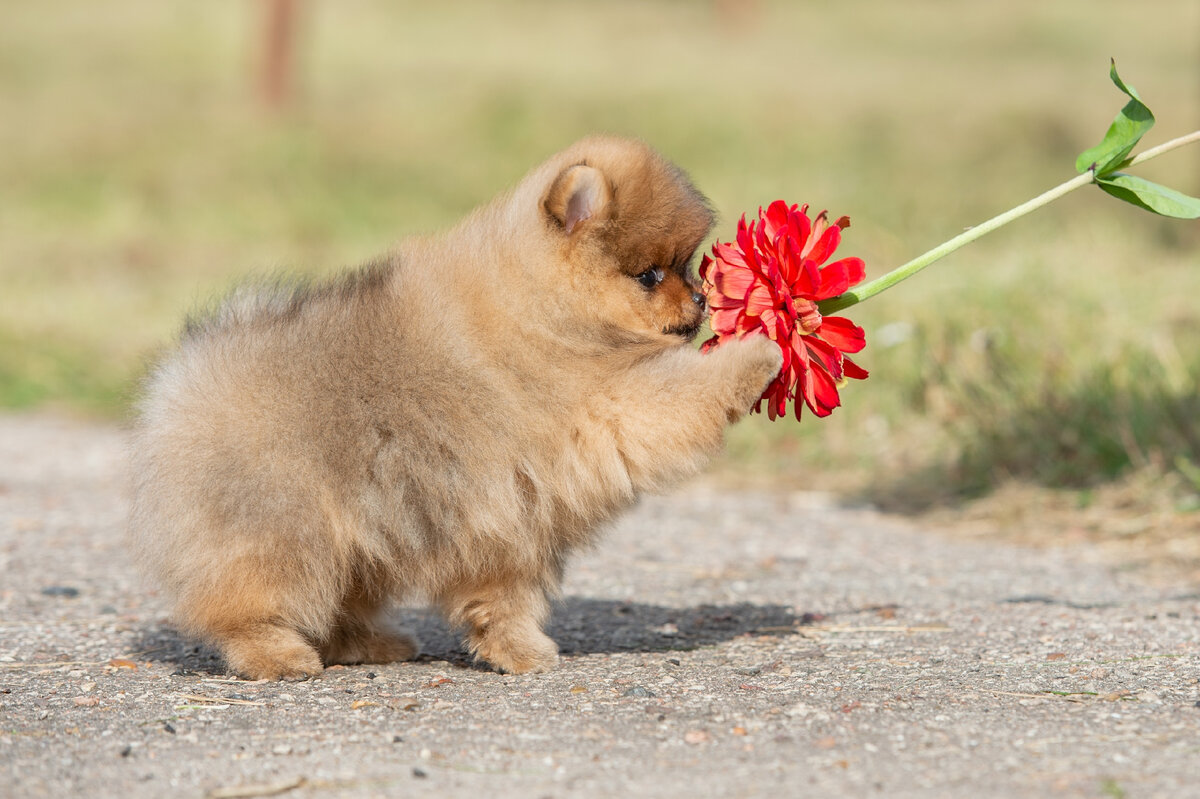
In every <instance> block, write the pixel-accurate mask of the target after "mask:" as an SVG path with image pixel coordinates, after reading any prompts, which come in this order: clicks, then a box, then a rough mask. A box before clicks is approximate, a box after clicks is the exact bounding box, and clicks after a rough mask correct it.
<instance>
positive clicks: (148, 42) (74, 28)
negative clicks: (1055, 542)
mask: <svg viewBox="0 0 1200 799" xmlns="http://www.w3.org/2000/svg"><path fill="white" fill-rule="evenodd" d="M3 8H4V12H5V14H4V17H5V23H4V25H3V26H0V119H3V120H5V123H4V124H0V406H5V407H12V408H27V407H41V406H56V407H60V408H69V409H74V410H76V411H80V412H85V413H91V414H100V415H106V416H121V415H123V414H124V413H125V412H126V410H127V408H128V402H129V397H130V394H131V391H132V387H133V386H134V384H135V381H136V378H137V376H138V375H139V374H140V373H141V372H142V371H143V369H144V368H145V364H146V363H147V362H148V361H149V360H150V359H151V358H152V357H153V356H154V354H155V352H156V351H157V350H158V349H159V348H161V347H162V346H164V344H165V343H166V342H169V341H170V340H171V338H172V337H173V335H174V332H175V330H176V328H177V326H178V324H179V321H180V319H181V318H182V316H183V314H184V313H185V312H186V311H188V310H189V309H190V308H192V307H194V306H195V305H197V304H199V303H201V302H204V301H205V300H207V299H209V298H210V297H211V296H213V295H214V294H217V293H219V292H220V291H221V290H222V289H223V288H224V287H226V286H227V285H228V284H229V283H230V282H232V281H234V280H237V279H238V278H239V277H243V276H246V275H249V274H260V273H263V272H272V271H276V270H279V269H287V270H294V271H300V272H304V273H310V274H316V273H324V272H327V271H330V270H333V269H336V268H340V267H342V266H346V265H352V264H354V263H357V262H360V261H362V260H364V259H366V258H368V257H371V256H372V255H375V254H377V253H378V252H380V251H382V250H383V249H385V248H387V247H388V246H389V245H390V244H391V243H392V242H394V241H395V240H397V239H399V238H400V237H403V236H405V235H407V234H410V233H416V232H424V231H429V230H435V229H438V228H440V227H444V226H446V225H448V224H449V223H450V222H452V221H453V220H455V219H456V218H457V217H459V216H460V215H461V214H463V213H464V212H465V211H467V210H468V209H470V208H472V207H473V206H475V205H477V204H479V203H480V202H483V201H485V200H487V199H488V198H490V197H491V196H492V195H494V194H495V193H496V192H498V191H499V190H501V189H503V188H505V187H507V186H509V185H511V184H512V183H513V182H514V181H515V180H517V179H518V178H519V177H520V176H521V174H522V173H523V172H524V171H525V170H526V169H528V168H529V167H530V166H532V165H534V164H535V163H537V162H538V161H540V160H541V159H542V158H544V157H545V156H546V155H548V154H549V153H551V152H553V151H555V150H557V149H559V148H561V147H563V146H565V145H566V144H568V143H569V142H571V141H572V140H574V139H576V138H578V137H579V136H582V135H585V134H587V133H591V132H595V131H608V132H616V133H623V134H630V135H636V136H640V137H642V138H645V139H647V140H648V141H650V142H651V143H653V144H654V145H656V146H657V147H659V148H660V149H662V150H663V151H664V152H666V153H667V154H668V155H669V156H670V157H671V158H673V159H674V160H676V161H677V162H678V163H680V164H681V165H682V166H684V167H685V168H686V169H687V170H688V171H689V172H690V173H691V174H692V176H693V177H694V178H695V180H696V182H697V183H698V185H699V186H700V187H701V188H702V189H703V190H704V191H705V192H706V193H708V195H709V196H710V197H711V198H712V200H713V203H714V205H715V207H716V208H717V209H718V211H719V213H720V215H721V218H722V221H721V223H720V226H719V227H718V230H717V234H718V235H721V236H724V237H728V236H729V235H730V233H731V230H732V227H733V223H734V221H735V220H736V218H737V216H738V215H740V214H741V213H742V212H743V211H747V210H753V209H754V208H756V207H757V206H758V205H759V204H764V203H767V202H769V201H771V200H773V199H775V198H778V197H782V198H786V199H789V200H791V201H796V202H805V201H807V202H811V203H813V204H814V205H815V206H817V207H818V208H820V207H828V208H829V209H830V210H831V211H833V212H834V213H837V214H843V213H845V214H849V215H850V216H851V217H852V219H853V221H854V226H853V227H852V228H851V229H850V230H849V231H848V232H847V234H846V236H845V239H844V241H845V243H844V245H843V250H844V252H846V253H847V254H856V255H860V256H862V257H864V258H865V259H866V261H867V263H868V268H869V272H870V273H871V274H880V273H881V272H883V271H885V270H886V269H888V268H890V267H891V266H893V265H895V264H898V263H900V262H902V261H904V260H907V259H908V258H909V257H912V256H913V255H916V254H918V253H919V252H922V251H924V250H925V249H927V248H929V247H930V246H933V245H934V244H936V243H938V242H940V241H943V240H944V239H946V238H949V237H950V236H951V235H953V234H955V233H956V232H958V231H959V230H961V229H962V228H964V227H966V226H969V225H971V224H974V223H977V222H979V221H982V220H983V219H985V218H987V217H989V216H991V215H993V214H994V213H996V212H999V211H1001V210H1004V209H1006V208H1008V207H1011V206H1013V205H1015V204H1017V203H1018V202H1021V201H1023V200H1025V199H1027V198H1028V197H1030V196H1032V195H1034V194H1035V193H1038V192H1040V191H1042V190H1044V189H1046V188H1048V187H1049V186H1051V185H1054V184H1056V183H1058V182H1060V181H1062V180H1065V179H1066V178H1068V177H1070V176H1071V174H1072V164H1073V159H1074V157H1075V155H1076V154H1077V153H1078V152H1079V151H1080V150H1082V149H1084V148H1086V147H1088V146H1090V145H1091V144H1093V143H1095V141H1096V140H1098V139H1099V137H1100V136H1101V135H1102V133H1103V131H1104V129H1105V127H1106V126H1107V125H1108V123H1109V121H1110V120H1111V118H1112V115H1113V113H1115V111H1116V109H1117V108H1118V107H1119V106H1120V104H1121V99H1122V98H1121V97H1120V95H1119V94H1118V93H1117V92H1116V90H1115V89H1113V87H1112V86H1111V85H1110V84H1109V83H1108V81H1107V76H1106V72H1107V67H1108V59H1109V57H1110V56H1115V57H1116V58H1117V60H1118V63H1119V64H1120V66H1121V70H1122V75H1123V76H1124V77H1125V78H1126V79H1127V80H1128V81H1129V82H1130V83H1132V84H1133V85H1135V86H1137V87H1138V89H1139V90H1140V91H1141V93H1142V96H1143V97H1144V98H1145V99H1146V100H1147V102H1148V103H1149V104H1150V106H1151V107H1152V108H1153V109H1155V111H1156V112H1157V114H1158V117H1159V128H1157V129H1156V130H1155V131H1154V132H1152V134H1151V136H1150V137H1149V141H1148V144H1154V143H1157V142H1159V141H1162V140H1164V139H1166V138H1168V137H1169V136H1171V135H1176V134H1178V133H1183V132H1186V131H1187V130H1191V129H1194V128H1196V127H1197V126H1198V125H1200V43H1198V40H1197V37H1196V36H1195V32H1196V31H1197V30H1200V4H1197V3H1195V1H1194V0H1158V1H1157V2H1156V3H1155V4H1153V11H1152V12H1151V10H1150V9H1149V7H1148V5H1147V4H1134V3H1128V2H1115V1H1114V0H1064V1H1063V2H1055V3H1045V2H1033V0H1013V2H1009V3H1004V4H995V3H985V2H967V1H966V0H964V1H963V2H957V3H952V2H947V0H914V1H913V2H908V3H903V4H900V3H885V2H865V1H859V2H855V1H853V0H851V1H849V2H842V3H821V2H813V3H799V2H797V3H783V2H779V3H768V2H755V1H754V0H742V2H738V0H723V1H722V2H685V1H684V0H657V1H656V2H631V1H630V0H618V1H617V2H610V3H605V4H584V3H579V2H549V0H546V1H545V2H533V1H532V0H517V1H515V2H506V3H494V2H482V1H481V0H472V1H471V2H460V3H455V4H453V5H445V6H442V5H437V4H426V3H411V2H385V1H384V0H345V1H343V2H337V3H334V2H330V1H329V0H325V1H324V2H321V1H319V0H310V1H309V2H307V3H306V4H304V5H302V9H303V11H304V16H303V17H302V36H301V50H300V55H301V58H300V69H299V74H300V91H299V93H298V97H297V102H296V104H295V105H294V107H292V108H291V109H290V110H289V111H288V112H286V113H285V114H282V115H276V114H271V113H268V112H267V111H265V110H264V109H263V108H261V107H260V106H259V105H258V104H257V103H256V101H255V95H254V86H253V80H254V66H255V59H256V58H257V57H258V47H259V44H260V42H259V39H260V36H261V33H260V30H259V23H260V21H261V20H260V16H261V13H260V12H261V8H260V4H258V3H255V2H249V1H246V2H234V3H220V4H203V5H201V4H163V3H155V2H150V1H149V0H110V2H107V3H105V4H103V5H102V6H101V5H100V4H96V3H94V2H87V1H86V0H59V2H56V3H55V4H54V6H53V8H52V9H51V8H49V7H43V6H29V5H28V4H21V3H11V2H10V3H5V4H3ZM1197 150H1200V148H1192V149H1191V150H1185V151H1180V152H1178V153H1174V154H1171V155H1169V156H1166V157H1164V158H1163V159H1161V160H1160V161H1158V162H1155V163H1153V164H1150V165H1147V168H1146V169H1145V170H1142V171H1140V172H1139V174H1144V175H1146V176H1148V177H1151V178H1158V179H1162V180H1165V181H1167V182H1169V183H1171V184H1172V185H1174V186H1176V187H1178V188H1180V189H1182V190H1184V191H1188V192H1190V193H1193V194H1194V193H1200V152H1197ZM1198 250H1200V226H1198V225H1197V224H1196V223H1194V222H1174V221H1164V220H1159V219H1155V218H1152V217H1150V216H1149V215H1148V214H1145V213H1143V212H1140V211H1136V210H1135V209H1132V208H1129V207H1125V206H1121V205H1120V204H1118V203H1116V202H1115V201H1113V200H1111V199H1109V198H1106V197H1103V196H1102V195H1100V193H1099V192H1095V191H1085V192H1081V193H1077V194H1075V195H1072V196H1071V197H1069V198H1067V199H1066V200H1063V201H1061V202H1060V203H1058V204H1056V205H1055V206H1052V207H1050V208H1049V209H1046V210H1045V211H1043V212H1040V213H1039V214H1038V215H1036V216H1034V217H1032V218H1029V219H1026V220H1022V221H1021V222H1018V223H1017V224H1015V225H1013V226H1011V227H1010V228H1007V229H1005V230H1004V231H1002V232H1000V233H997V234H995V235H993V236H990V237H988V238H987V239H985V240H983V241H981V242H979V243H977V244H975V245H972V247H970V248H968V249H967V250H964V251H962V252H960V253H958V254H956V255H954V256H952V258H951V259H950V260H948V261H946V262H944V263H941V264H938V265H937V266H935V267H933V268H932V269H931V270H930V271H929V272H927V273H924V274H923V275H921V276H920V277H918V278H916V279H914V280H913V281H910V282H909V283H907V284H905V285H903V286H901V287H899V288H897V289H895V290H893V291H891V292H889V293H888V294H886V295H884V296H881V297H879V298H877V299H874V300H872V301H871V302H869V303H866V304H864V305H863V306H861V307H859V308H856V309H855V310H854V312H853V314H852V315H853V316H854V318H855V319H856V320H858V321H859V322H860V323H862V324H864V325H865V327H866V328H867V332H868V341H869V342H870V343H869V346H868V349H867V350H866V351H865V353H864V354H863V357H862V358H861V359H860V361H861V362H862V363H863V364H864V365H865V366H866V367H867V368H869V369H870V370H871V372H872V377H871V378H870V379H869V380H868V381H866V382H865V383H863V384H855V385H852V386H849V387H847V389H846V390H845V391H844V392H843V400H844V402H845V407H843V408H842V409H840V410H839V411H838V412H837V413H836V414H835V415H834V416H833V417H831V418H830V419H828V420H824V421H821V422H817V421H815V420H812V419H806V421H805V422H804V423H803V424H801V425H795V424H792V423H775V424H770V423H768V422H766V421H765V420H764V419H760V418H755V419H752V420H751V421H749V422H748V423H745V424H742V425H740V426H738V427H737V428H735V430H734V431H733V433H732V435H731V441H730V452H729V455H728V456H727V458H726V461H725V463H724V467H723V468H724V469H725V470H726V471H727V472H730V473H737V474H739V475H744V476H748V477H764V478H769V479H771V480H774V481H776V482H779V483H781V484H783V485H785V486H792V487H821V488H839V489H844V490H867V491H869V492H873V495H874V496H875V497H876V498H877V499H880V498H887V497H890V498H893V499H895V498H898V497H900V498H905V501H904V502H900V501H899V500H896V501H897V502H898V504H901V505H903V504H906V503H907V504H917V505H919V504H921V503H929V502H933V501H936V500H938V499H944V498H953V497H957V496H963V495H970V494H973V493H978V492H979V491H982V490H985V489H986V487H987V486H989V485H991V484H993V483H994V482H995V481H996V480H998V479H1004V478H1007V477H1011V476H1017V477H1026V478H1028V479H1032V480H1037V481H1040V482H1044V483H1046V484H1050V485H1061V486H1076V487H1077V486H1087V485H1090V484H1093V483H1095V482H1097V481H1104V480H1110V479H1113V478H1114V477H1119V476H1120V475H1121V474H1122V473H1123V472H1125V471H1127V470H1129V469H1135V468H1138V467H1139V466H1141V465H1143V464H1144V463H1151V462H1152V463H1162V464H1166V466H1165V468H1173V467H1172V466H1171V464H1175V463H1184V464H1195V463H1198V462H1200V443H1198V436H1200V433H1198V431H1200V421H1198V420H1197V416H1200V414H1197V412H1196V411H1197V407H1196V397H1197V385H1198V381H1200V356H1197V353H1198V352H1200V347H1197V345H1198V344H1200V332H1198V331H1200V300H1198V299H1197V298H1198V297H1200V257H1198V255H1197V253H1198ZM1198 490H1200V487H1198Z"/></svg>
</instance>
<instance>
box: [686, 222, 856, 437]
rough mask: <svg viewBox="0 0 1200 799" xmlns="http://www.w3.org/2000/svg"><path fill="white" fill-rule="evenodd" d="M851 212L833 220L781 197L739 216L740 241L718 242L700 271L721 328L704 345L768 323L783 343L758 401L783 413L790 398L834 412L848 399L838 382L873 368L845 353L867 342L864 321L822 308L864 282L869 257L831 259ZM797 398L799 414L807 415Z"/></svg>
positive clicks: (705, 347) (758, 407) (815, 409)
mask: <svg viewBox="0 0 1200 799" xmlns="http://www.w3.org/2000/svg"><path fill="white" fill-rule="evenodd" d="M849 225H850V220H849V219H848V218H847V217H844V216H843V217H841V218H840V219H838V220H837V221H836V222H834V223H833V224H832V225H831V224H829V221H828V220H827V218H826V216H825V212H824V211H822V212H821V213H820V214H819V215H818V216H817V218H816V219H814V220H810V219H809V218H808V206H807V205H803V206H800V207H797V206H795V205H792V206H788V204H787V203H785V202H783V201H782V200H776V201H775V202H773V203H771V205H770V207H768V208H767V210H766V211H764V210H763V209H762V208H759V209H758V220H757V221H754V222H747V221H746V217H745V216H743V217H742V219H741V221H740V222H738V228H737V243H736V244H734V243H732V242H730V243H722V242H719V241H718V242H717V243H716V244H714V245H713V248H712V257H711V258H710V257H709V256H707V255H705V256H704V260H703V261H702V262H701V264H700V278H701V279H702V280H703V281H704V293H705V295H706V296H707V299H708V307H709V308H710V309H712V319H711V322H710V324H711V325H712V329H713V332H714V333H716V335H715V336H713V337H712V338H711V339H709V340H708V341H706V342H704V345H703V346H702V347H701V349H702V350H703V351H706V352H707V351H708V350H709V349H711V348H712V347H715V346H717V345H718V344H720V343H721V342H722V341H723V340H725V339H727V338H731V337H732V338H741V337H742V336H746V335H750V334H752V333H754V332H755V331H762V332H763V333H765V334H766V335H767V336H769V337H770V338H771V339H772V340H773V341H774V342H775V343H777V344H778V345H779V347H780V349H781V350H783V368H782V369H781V370H780V372H779V376H778V377H777V378H775V380H773V381H772V382H771V384H770V385H769V386H767V390H766V391H765V392H764V393H763V396H762V399H760V400H759V402H758V404H757V405H756V406H755V408H754V409H755V410H756V411H761V410H762V402H763V400H766V402H767V414H768V415H769V416H770V417H771V418H772V419H775V418H777V417H779V416H785V415H787V404H788V400H796V399H797V398H798V397H803V398H804V403H805V404H806V405H808V407H809V408H810V409H811V410H812V412H813V413H814V414H816V415H817V416H828V415H829V414H830V413H832V412H833V409H834V408H836V407H837V406H838V405H840V404H841V399H840V398H839V397H838V388H839V387H840V386H841V385H843V384H844V383H845V381H846V379H847V378H854V379H855V380H862V379H863V378H865V377H866V376H867V372H866V370H865V369H863V368H861V367H859V366H858V365H857V364H855V363H854V362H853V361H851V360H850V359H849V358H847V357H846V356H845V355H844V354H843V353H848V352H849V353H853V352H858V351H859V350H861V349H862V348H863V347H864V346H865V345H866V338H865V336H864V335H863V329H862V328H861V327H858V326H857V325H855V324H854V323H852V322H851V321H850V320H849V319H845V318H843V317H840V316H824V317H823V316H821V312H820V311H819V310H818V309H817V302H818V301H819V300H824V299H828V298H830V297H836V296H837V295H839V294H842V293H844V292H845V291H846V290H847V289H849V288H850V287H851V286H854V285H857V284H858V283H860V282H862V279H863V277H864V276H865V275H866V267H865V266H864V265H863V262H862V259H861V258H843V259H841V260H840V261H834V262H833V263H829V264H826V263H825V262H826V261H827V260H828V259H829V257H830V256H831V255H833V251H834V250H836V249H837V246H838V243H839V242H840V241H841V238H842V229H843V228H846V227H849ZM800 409H801V406H800V403H799V402H797V403H796V418H797V419H799V418H800Z"/></svg>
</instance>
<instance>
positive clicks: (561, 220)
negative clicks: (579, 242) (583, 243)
mask: <svg viewBox="0 0 1200 799" xmlns="http://www.w3.org/2000/svg"><path fill="white" fill-rule="evenodd" d="M611 205H612V190H611V189H610V188H609V186H608V180H607V179H606V178H605V177H604V174H603V173H602V172H601V171H600V170H599V169H596V168H594V167H590V166H588V165H587V164H576V165H575V166H569V167H567V168H566V169H564V170H563V171H562V172H560V173H559V175H558V177H557V178H555V179H554V183H552V184H551V185H550V192H549V194H547V195H546V202H545V207H546V212H547V213H549V214H550V216H552V217H554V219H555V220H557V221H558V224H560V225H562V227H563V230H565V231H567V234H568V235H569V234H570V233H572V232H573V231H574V230H575V229H576V228H578V227H579V226H580V225H581V224H583V223H584V222H588V221H592V222H599V221H603V220H605V219H607V218H608V215H609V211H610V206H611Z"/></svg>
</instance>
